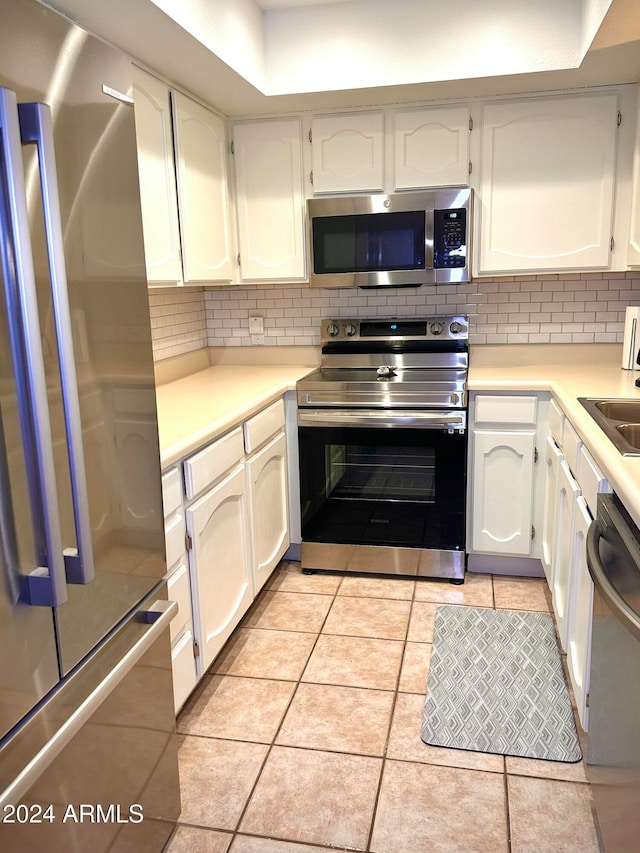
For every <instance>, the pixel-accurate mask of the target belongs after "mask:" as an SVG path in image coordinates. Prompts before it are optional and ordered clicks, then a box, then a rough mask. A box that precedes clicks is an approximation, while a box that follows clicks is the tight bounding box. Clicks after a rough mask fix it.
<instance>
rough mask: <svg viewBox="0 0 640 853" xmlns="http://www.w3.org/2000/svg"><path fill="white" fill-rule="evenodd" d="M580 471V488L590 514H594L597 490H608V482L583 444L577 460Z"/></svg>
mask: <svg viewBox="0 0 640 853" xmlns="http://www.w3.org/2000/svg"><path fill="white" fill-rule="evenodd" d="M578 469H579V471H580V477H579V479H580V488H581V489H582V494H583V496H584V499H585V500H586V502H587V506H588V507H589V509H590V510H591V515H593V516H594V518H595V515H596V504H597V502H598V493H599V492H608V491H610V489H609V483H608V482H607V478H606V477H605V476H604V474H603V473H602V471H601V470H600V469H599V468H598V466H597V465H596V463H595V462H594V461H593V457H592V456H591V454H590V453H589V451H588V450H587V449H586V447H585V446H584V445H582V447H581V448H580V461H579V462H578Z"/></svg>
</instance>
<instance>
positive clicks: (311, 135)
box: [307, 128, 313, 142]
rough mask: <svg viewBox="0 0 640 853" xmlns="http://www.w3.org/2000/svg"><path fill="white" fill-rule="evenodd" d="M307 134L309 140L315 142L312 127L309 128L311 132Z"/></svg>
mask: <svg viewBox="0 0 640 853" xmlns="http://www.w3.org/2000/svg"><path fill="white" fill-rule="evenodd" d="M307 136H308V137H309V142H313V131H312V130H311V128H309V133H308V134H307Z"/></svg>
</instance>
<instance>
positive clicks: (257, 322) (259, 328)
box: [249, 316, 264, 343]
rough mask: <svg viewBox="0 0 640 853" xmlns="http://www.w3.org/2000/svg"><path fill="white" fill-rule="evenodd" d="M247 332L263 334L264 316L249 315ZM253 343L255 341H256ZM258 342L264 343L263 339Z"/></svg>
mask: <svg viewBox="0 0 640 853" xmlns="http://www.w3.org/2000/svg"><path fill="white" fill-rule="evenodd" d="M249 334H250V335H263V336H264V317H255V316H254V317H249ZM253 343H257V341H254V342H253ZM260 343H264V341H260Z"/></svg>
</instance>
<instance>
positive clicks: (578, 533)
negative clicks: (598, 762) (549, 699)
mask: <svg viewBox="0 0 640 853" xmlns="http://www.w3.org/2000/svg"><path fill="white" fill-rule="evenodd" d="M592 520H593V519H592V518H591V513H590V512H589V508H588V506H587V502H586V501H585V499H584V498H583V497H582V495H581V496H580V497H578V498H577V500H576V506H575V511H574V515H573V531H572V537H571V538H572V548H573V553H572V560H571V584H570V589H571V593H570V602H571V606H570V608H569V617H568V628H567V666H568V668H569V676H570V678H571V684H572V686H573V693H574V696H575V699H576V707H577V709H578V716H579V717H580V724H581V725H582V728H583V729H584V730H585V731H587V729H588V726H589V708H588V706H587V696H588V693H589V674H590V669H591V622H592V619H593V581H592V580H591V575H590V574H589V569H588V567H587V545H586V543H587V531H588V530H589V527H590V526H591V522H592Z"/></svg>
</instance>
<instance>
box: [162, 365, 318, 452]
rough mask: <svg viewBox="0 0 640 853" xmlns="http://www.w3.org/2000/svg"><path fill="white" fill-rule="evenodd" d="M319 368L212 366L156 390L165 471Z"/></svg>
mask: <svg viewBox="0 0 640 853" xmlns="http://www.w3.org/2000/svg"><path fill="white" fill-rule="evenodd" d="M312 370H315V368H314V367H310V366H302V365H291V364H280V365H272V364H269V365H250V364H229V365H216V366H214V367H208V368H206V369H205V370H199V371H198V372H197V373H194V374H192V375H190V376H185V377H183V378H181V379H177V380H176V381H174V382H169V383H167V384H165V385H160V386H158V387H157V388H156V400H157V405H158V431H159V434H160V459H161V462H162V468H163V469H165V468H168V467H169V466H170V465H173V464H174V463H175V462H178V461H179V460H180V459H183V458H184V457H185V456H188V455H189V454H190V453H192V452H193V451H195V450H197V449H198V448H200V447H202V446H203V445H205V444H207V443H208V442H209V441H212V440H213V439H214V438H217V437H218V436H219V435H222V433H224V432H226V431H227V430H229V429H231V428H232V427H234V426H236V425H237V424H240V423H242V421H245V420H247V418H250V417H251V415H253V414H255V413H256V412H258V411H259V410H260V409H263V408H264V407H265V406H268V405H269V403H272V402H273V401H274V400H277V399H278V398H279V397H282V395H283V394H284V393H285V392H286V391H295V387H296V382H297V381H298V379H302V377H303V376H306V375H307V373H310V372H311V371H312Z"/></svg>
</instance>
